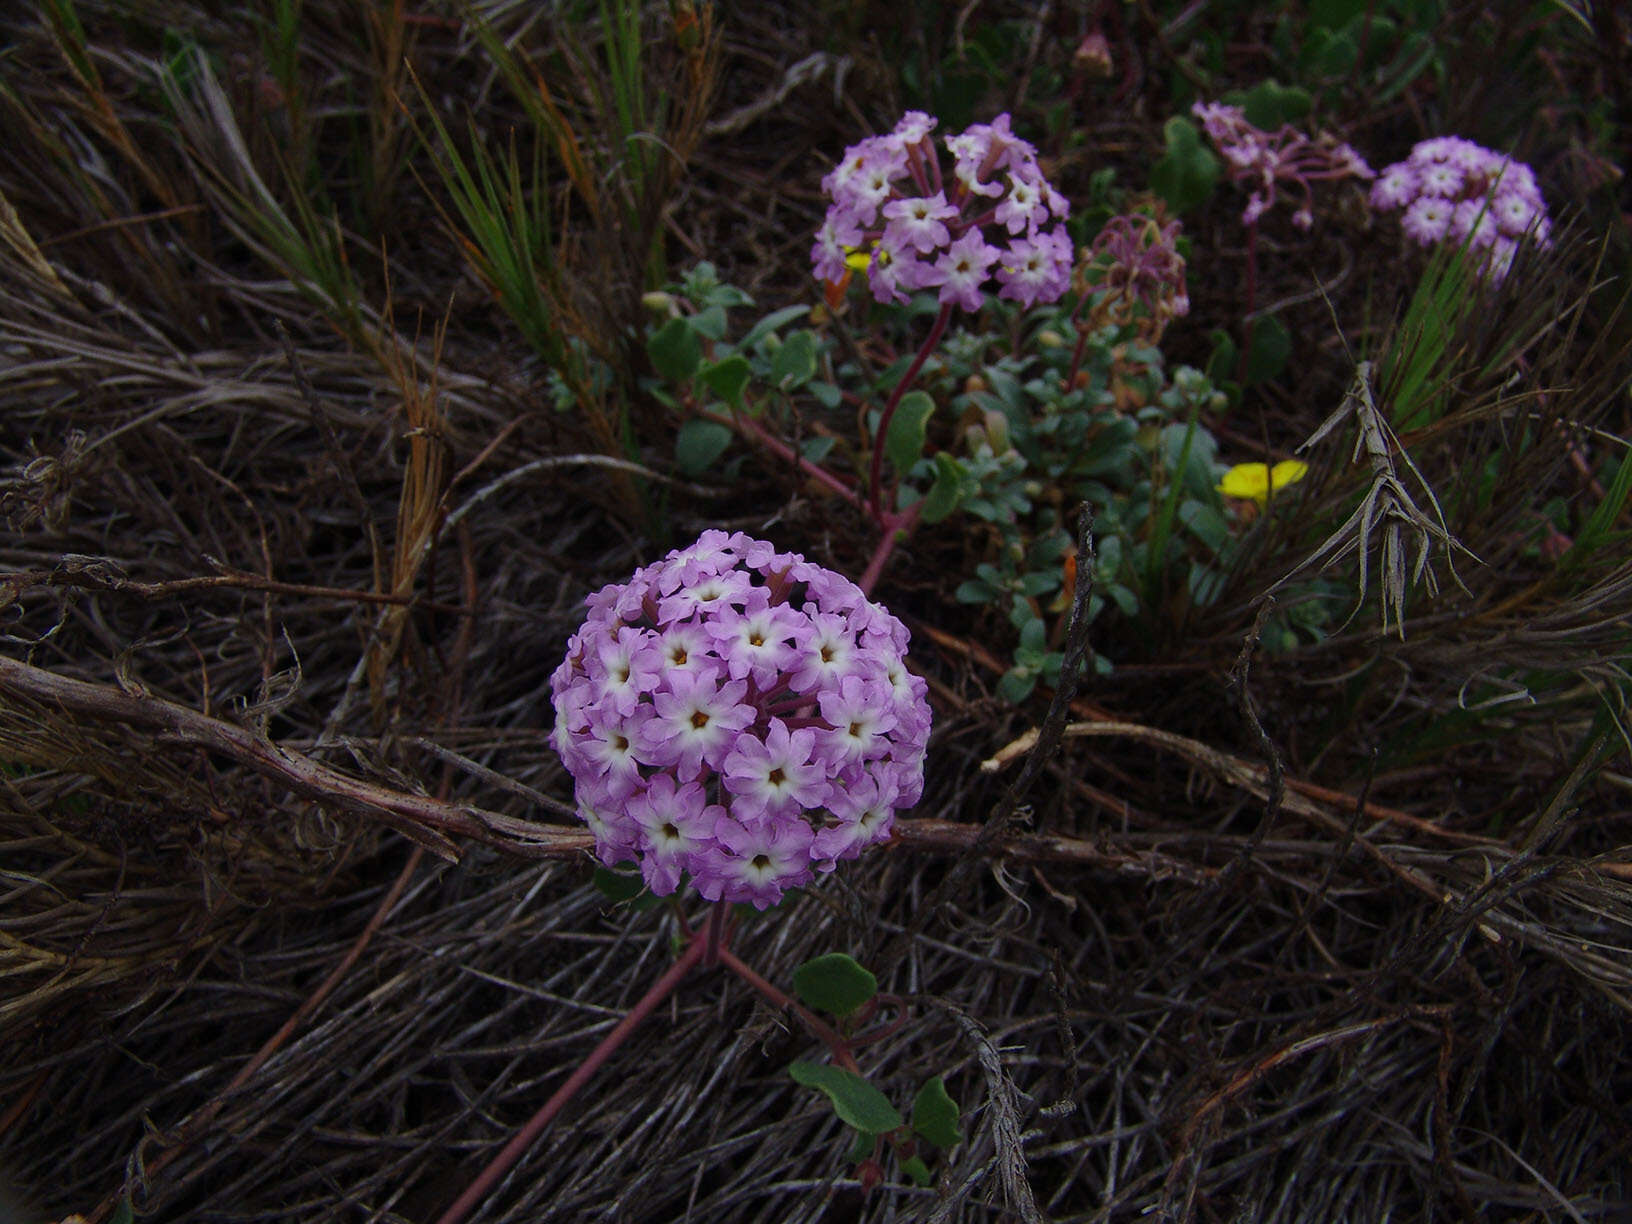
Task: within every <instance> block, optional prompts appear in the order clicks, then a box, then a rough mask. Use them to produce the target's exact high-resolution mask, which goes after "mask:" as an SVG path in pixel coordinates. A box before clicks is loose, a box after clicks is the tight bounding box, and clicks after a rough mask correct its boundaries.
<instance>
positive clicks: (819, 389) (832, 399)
mask: <svg viewBox="0 0 1632 1224" xmlns="http://www.w3.org/2000/svg"><path fill="white" fill-rule="evenodd" d="M810 393H811V394H812V395H814V396H815V397H816V402H817V403H819V404H821V406H822V407H823V408H837V407H838V406H839V405H840V404H841V403H843V402H844V393H843V392H842V391H840V390H839V389H838V388H837V387H835V386H834V385H833V384H832V383H830V382H819V383H811V384H810Z"/></svg>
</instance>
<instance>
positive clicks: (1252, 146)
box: [1191, 102, 1376, 230]
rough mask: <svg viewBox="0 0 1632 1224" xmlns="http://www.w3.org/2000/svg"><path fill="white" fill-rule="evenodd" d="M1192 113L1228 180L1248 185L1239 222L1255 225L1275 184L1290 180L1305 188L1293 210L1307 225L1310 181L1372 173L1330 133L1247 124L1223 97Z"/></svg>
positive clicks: (1296, 220)
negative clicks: (1313, 133)
mask: <svg viewBox="0 0 1632 1224" xmlns="http://www.w3.org/2000/svg"><path fill="white" fill-rule="evenodd" d="M1191 113H1192V114H1194V115H1195V116H1196V118H1198V119H1200V120H1201V125H1202V127H1203V128H1205V129H1206V132H1207V136H1208V138H1209V139H1210V140H1211V141H1212V142H1213V144H1215V145H1217V146H1218V151H1219V152H1220V153H1222V154H1223V155H1224V162H1225V164H1226V165H1227V166H1228V167H1229V172H1230V179H1231V181H1232V182H1235V183H1246V184H1250V185H1251V188H1252V190H1251V194H1249V195H1248V196H1247V206H1246V208H1245V209H1244V210H1243V211H1242V213H1241V221H1242V223H1243V224H1246V225H1254V224H1256V223H1257V221H1258V218H1259V217H1261V216H1263V215H1264V213H1266V212H1267V211H1269V209H1270V208H1272V207H1274V205H1275V203H1276V199H1277V187H1278V185H1291V186H1295V187H1297V188H1298V189H1299V190H1301V191H1302V193H1303V201H1302V203H1301V204H1299V205H1298V207H1297V209H1296V210H1295V211H1294V212H1293V213H1292V224H1293V225H1295V226H1297V227H1298V228H1299V229H1305V230H1306V229H1309V228H1310V227H1311V226H1312V225H1314V223H1315V213H1314V193H1313V191H1312V190H1311V189H1310V184H1311V183H1315V182H1320V181H1325V180H1331V179H1343V178H1362V179H1369V178H1374V177H1376V171H1374V170H1373V169H1372V168H1371V167H1370V166H1368V165H1367V164H1366V159H1365V158H1363V157H1361V156H1360V155H1359V154H1358V153H1356V152H1355V151H1354V149H1352V148H1351V147H1350V146H1348V145H1346V144H1344V143H1343V142H1342V141H1340V140H1338V139H1337V137H1335V136H1333V135H1331V134H1330V133H1329V132H1321V133H1320V134H1319V135H1318V136H1308V135H1306V134H1305V133H1303V132H1300V131H1298V129H1297V128H1295V127H1293V126H1292V125H1291V124H1282V125H1281V127H1280V129H1279V130H1277V131H1275V132H1266V131H1264V130H1263V129H1262V128H1259V127H1256V126H1254V125H1253V124H1252V123H1250V122H1249V121H1248V120H1247V117H1246V114H1245V112H1243V111H1242V109H1241V108H1240V107H1239V106H1226V105H1225V104H1224V103H1222V102H1197V103H1196V104H1195V105H1194V106H1193V107H1191Z"/></svg>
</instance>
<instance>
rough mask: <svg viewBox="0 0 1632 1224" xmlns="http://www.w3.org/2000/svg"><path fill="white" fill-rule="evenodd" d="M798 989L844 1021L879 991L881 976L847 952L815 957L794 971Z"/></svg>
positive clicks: (824, 1009) (812, 1001) (810, 1003)
mask: <svg viewBox="0 0 1632 1224" xmlns="http://www.w3.org/2000/svg"><path fill="white" fill-rule="evenodd" d="M793 989H794V992H795V993H796V994H797V995H798V996H799V997H800V998H801V999H803V1000H804V1001H805V1002H806V1003H807V1004H809V1005H810V1006H811V1007H814V1008H817V1009H818V1010H820V1011H825V1012H828V1013H830V1014H832V1015H835V1016H838V1017H839V1018H840V1019H841V1020H842V1019H843V1018H844V1017H845V1016H848V1015H850V1014H851V1013H852V1012H854V1011H855V1010H856V1009H857V1008H859V1007H861V1006H862V1004H864V1003H866V1002H867V1001H868V1000H869V999H871V998H872V997H873V996H874V995H876V994H877V993H878V979H877V978H875V977H874V976H873V975H872V974H871V973H869V972H868V971H867V970H866V969H865V968H864V967H863V966H861V965H860V964H858V963H857V962H856V961H855V959H854V958H852V957H849V956H846V955H845V954H844V953H843V952H829V953H828V954H827V955H825V956H818V957H814V958H813V959H811V960H808V961H806V962H805V963H804V964H802V965H800V966H799V968H797V969H795V970H794V971H793Z"/></svg>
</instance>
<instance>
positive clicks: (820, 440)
mask: <svg viewBox="0 0 1632 1224" xmlns="http://www.w3.org/2000/svg"><path fill="white" fill-rule="evenodd" d="M837 441H838V439H837V438H835V437H833V436H832V435H831V434H817V435H816V437H814V438H806V439H805V440H804V441H803V442H801V443H800V444H799V454H800V455H801V456H802V457H803V458H806V459H809V460H810V461H811V462H812V463H820V462H821V461H822V460H823V459H826V458H827V456H828V452H830V451H831V450H832V449H833V444H834V443H835V442H837Z"/></svg>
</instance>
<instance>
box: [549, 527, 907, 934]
mask: <svg viewBox="0 0 1632 1224" xmlns="http://www.w3.org/2000/svg"><path fill="white" fill-rule="evenodd" d="M587 603H588V605H589V610H590V611H589V617H588V619H587V620H586V621H585V623H584V625H583V627H582V628H581V629H580V630H579V631H578V632H577V633H576V634H574V635H573V637H572V639H571V641H570V642H569V643H568V648H567V657H566V659H565V660H564V661H563V662H562V664H561V666H560V667H559V668H557V669H556V671H555V674H554V675H553V676H551V678H550V687H551V690H552V692H553V694H554V698H555V715H556V725H555V731H554V735H553V738H554V743H555V746H556V749H557V750H558V751H559V752H560V753H561V758H562V760H563V761H565V763H566V766H567V769H568V771H569V772H570V773H571V774H572V776H573V780H574V782H575V783H576V797H577V801H578V813H579V816H580V817H581V818H582V819H583V820H584V822H585V823H586V824H588V825H589V827H590V829H591V830H592V831H593V832H594V834H595V847H596V853H597V854H598V855H599V856H600V858H601V861H602V862H604V863H606V864H607V865H609V866H610V865H611V864H614V863H618V862H625V861H630V860H633V861H635V862H638V863H639V864H640V869H641V873H642V874H643V875H644V877H645V879H646V882H647V884H648V885H649V886H650V887H651V889H652V891H653V892H654V893H657V894H659V895H662V896H666V895H668V894H670V893H672V892H674V891H675V889H676V888H678V887H679V885H680V879H681V875H682V873H684V874H686V875H689V876H690V877H691V880H692V882H693V883H694V884H695V885H696V886H697V891H698V892H700V893H701V894H702V895H703V896H704V897H707V898H708V899H709V900H711V901H728V902H737V901H747V902H752V903H753V904H754V905H755V906H757V907H759V908H760V909H764V908H765V907H767V906H769V905H773V904H775V903H776V902H777V901H778V900H779V899H780V898H781V896H782V893H783V891H784V890H785V889H788V888H797V887H800V886H801V885H804V884H806V883H808V882H809V881H810V879H811V878H812V874H813V872H815V871H830V870H832V868H833V865H834V863H835V862H836V861H837V860H839V859H849V858H854V857H855V856H856V855H858V854H859V853H860V852H861V851H862V849H863V848H864V847H866V846H869V845H872V844H874V843H877V842H881V841H884V840H885V839H886V838H888V836H889V833H890V827H891V824H892V822H893V821H894V818H895V813H896V811H897V810H899V809H902V808H908V807H911V806H912V805H913V804H915V803H917V802H918V798H919V796H920V794H921V793H922V791H923V784H924V749H925V745H926V743H927V742H928V738H929V725H930V712H929V705H928V703H927V702H926V701H925V693H926V691H927V686H926V685H925V683H924V681H923V680H922V679H921V678H919V677H917V676H914V675H912V674H911V673H910V672H908V671H907V669H906V665H905V661H904V660H905V655H906V649H907V640H908V634H907V630H906V627H905V626H903V625H902V624H901V622H900V621H899V620H897V619H896V618H895V617H893V616H891V615H890V614H889V612H887V611H885V610H884V608H882V607H880V606H879V605H878V604H875V603H872V602H870V601H869V600H868V599H867V597H866V596H865V595H864V594H863V593H862V591H861V589H860V588H859V587H857V586H856V585H855V584H854V583H853V582H851V581H850V580H849V579H847V578H844V577H842V576H840V575H839V574H835V573H833V572H832V571H831V570H827V569H823V568H822V567H821V566H819V565H813V564H811V563H810V562H808V561H806V560H805V559H804V558H803V557H801V556H799V555H798V554H797V553H779V552H777V551H776V549H775V548H774V547H773V546H772V545H770V544H767V543H765V542H764V541H763V540H755V539H751V538H750V537H748V536H746V535H743V534H742V533H741V532H738V533H736V534H731V535H728V534H727V533H725V532H723V531H706V532H704V533H703V535H702V536H701V538H699V539H698V540H697V542H696V543H695V544H693V545H692V546H691V547H689V548H686V549H683V550H677V551H675V552H672V553H670V554H669V555H668V556H667V557H665V558H664V559H663V560H661V561H659V562H656V563H655V564H653V565H648V566H645V567H643V568H642V569H640V570H637V571H636V572H635V574H634V576H633V577H632V578H630V579H629V581H628V582H626V583H614V584H612V585H610V586H607V587H604V588H602V589H601V590H600V591H599V592H597V593H596V594H594V595H592V596H590V597H589V599H588V601H587Z"/></svg>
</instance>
